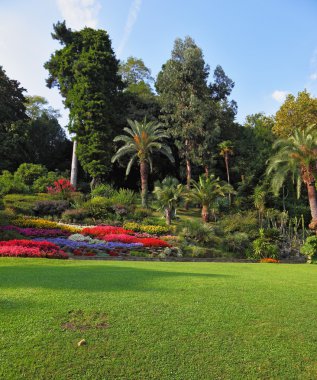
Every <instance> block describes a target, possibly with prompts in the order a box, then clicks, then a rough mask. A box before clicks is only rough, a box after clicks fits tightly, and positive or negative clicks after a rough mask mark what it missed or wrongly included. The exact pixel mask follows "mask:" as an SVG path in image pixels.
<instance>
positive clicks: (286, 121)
mask: <svg viewBox="0 0 317 380" xmlns="http://www.w3.org/2000/svg"><path fill="white" fill-rule="evenodd" d="M316 123H317V99H316V98H312V97H311V95H310V94H309V93H308V92H307V91H306V90H304V91H301V92H299V93H298V94H297V97H295V96H294V95H291V94H289V95H288V96H287V97H286V100H285V102H284V103H283V104H282V106H281V108H280V109H279V110H278V111H277V113H276V116H275V124H274V127H273V132H274V134H276V135H277V136H279V137H282V138H286V137H288V136H290V135H292V134H293V133H294V131H295V129H300V130H304V129H306V128H307V126H308V125H311V124H316Z"/></svg>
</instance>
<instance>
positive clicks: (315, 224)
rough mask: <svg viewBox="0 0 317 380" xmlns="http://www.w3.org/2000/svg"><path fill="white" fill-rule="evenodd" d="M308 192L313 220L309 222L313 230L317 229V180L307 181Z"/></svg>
mask: <svg viewBox="0 0 317 380" xmlns="http://www.w3.org/2000/svg"><path fill="white" fill-rule="evenodd" d="M307 192H308V200H309V207H310V213H311V217H312V220H311V222H310V224H309V228H310V229H312V230H315V231H316V230H317V199H316V188H315V182H311V183H307Z"/></svg>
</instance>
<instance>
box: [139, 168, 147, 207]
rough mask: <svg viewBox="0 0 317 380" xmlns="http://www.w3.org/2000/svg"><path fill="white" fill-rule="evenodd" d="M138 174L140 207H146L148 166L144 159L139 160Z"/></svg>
mask: <svg viewBox="0 0 317 380" xmlns="http://www.w3.org/2000/svg"><path fill="white" fill-rule="evenodd" d="M140 176H141V198H142V207H146V208H147V207H148V199H147V198H148V178H149V168H148V163H147V162H146V161H141V162H140Z"/></svg>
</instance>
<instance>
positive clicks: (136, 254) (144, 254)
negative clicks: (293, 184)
mask: <svg viewBox="0 0 317 380" xmlns="http://www.w3.org/2000/svg"><path fill="white" fill-rule="evenodd" d="M130 256H132V257H149V256H150V255H149V253H148V252H146V251H130Z"/></svg>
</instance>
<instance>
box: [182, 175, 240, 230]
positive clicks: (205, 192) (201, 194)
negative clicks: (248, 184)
mask: <svg viewBox="0 0 317 380" xmlns="http://www.w3.org/2000/svg"><path fill="white" fill-rule="evenodd" d="M191 183H192V186H193V187H192V188H191V190H190V191H189V192H188V193H187V195H186V197H187V198H188V199H189V200H191V201H194V202H196V203H199V204H200V205H201V208H202V209H201V216H202V219H203V221H204V222H206V223H207V222H209V220H210V209H211V207H212V206H213V205H214V204H215V202H216V200H217V198H219V197H224V196H225V195H226V193H229V192H230V193H233V189H232V186H231V185H229V184H227V183H225V182H223V181H221V180H220V179H219V178H215V176H214V175H213V174H211V175H210V176H209V177H206V176H205V175H201V176H200V177H199V180H198V182H196V181H193V180H192V182H191Z"/></svg>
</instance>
